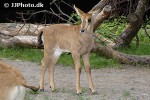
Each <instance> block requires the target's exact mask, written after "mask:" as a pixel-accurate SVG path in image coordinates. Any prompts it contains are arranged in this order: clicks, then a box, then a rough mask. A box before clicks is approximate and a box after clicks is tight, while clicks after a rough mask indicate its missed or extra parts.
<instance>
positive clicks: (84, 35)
mask: <svg viewBox="0 0 150 100" xmlns="http://www.w3.org/2000/svg"><path fill="white" fill-rule="evenodd" d="M74 8H75V11H76V13H77V14H78V15H79V16H80V17H81V21H82V22H81V24H80V25H69V24H54V25H50V26H49V27H46V28H43V29H42V30H41V32H40V33H39V34H38V46H39V47H40V46H42V43H43V42H44V43H43V44H44V57H43V59H42V61H41V63H42V67H41V71H40V91H44V75H45V71H46V68H49V80H50V84H49V85H50V88H51V89H52V91H54V90H55V84H54V66H55V64H56V63H57V61H58V59H59V57H60V55H61V54H62V53H63V52H71V54H72V57H73V60H74V64H75V71H76V90H77V94H81V87H80V73H81V65H80V56H82V59H83V62H84V66H85V70H86V74H87V78H88V82H89V88H90V89H91V91H92V93H95V92H96V90H95V87H94V85H93V82H92V77H91V69H90V63H89V54H90V51H91V49H92V47H93V43H94V40H93V34H92V33H93V21H94V19H93V15H92V14H91V13H84V12H83V11H81V10H80V9H79V8H77V7H75V6H74ZM42 35H43V41H42Z"/></svg>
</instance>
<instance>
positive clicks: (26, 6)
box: [4, 2, 44, 8]
mask: <svg viewBox="0 0 150 100" xmlns="http://www.w3.org/2000/svg"><path fill="white" fill-rule="evenodd" d="M4 7H5V8H9V7H10V8H17V7H18V8H20V7H21V8H34V7H35V8H36V7H38V8H41V7H44V4H43V3H42V2H38V3H37V4H33V3H22V2H20V3H4Z"/></svg>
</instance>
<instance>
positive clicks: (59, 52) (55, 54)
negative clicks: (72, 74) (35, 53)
mask: <svg viewBox="0 0 150 100" xmlns="http://www.w3.org/2000/svg"><path fill="white" fill-rule="evenodd" d="M63 52H70V50H67V49H65V50H63V49H60V48H59V47H57V48H55V51H54V56H60V55H61V54H62V53H63Z"/></svg>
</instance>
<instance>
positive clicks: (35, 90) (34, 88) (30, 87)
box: [23, 84, 40, 92]
mask: <svg viewBox="0 0 150 100" xmlns="http://www.w3.org/2000/svg"><path fill="white" fill-rule="evenodd" d="M23 86H24V87H26V88H29V89H31V90H32V91H34V92H37V91H38V90H39V88H40V87H35V86H31V85H27V84H23Z"/></svg>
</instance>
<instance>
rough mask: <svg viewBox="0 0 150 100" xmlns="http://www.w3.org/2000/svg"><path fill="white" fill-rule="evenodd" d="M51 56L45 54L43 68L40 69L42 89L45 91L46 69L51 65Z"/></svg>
mask: <svg viewBox="0 0 150 100" xmlns="http://www.w3.org/2000/svg"><path fill="white" fill-rule="evenodd" d="M50 59H51V58H50V56H49V57H48V56H44V57H43V59H42V61H41V63H42V66H41V70H40V91H44V76H45V71H46V68H47V67H48V65H49V60H50Z"/></svg>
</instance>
